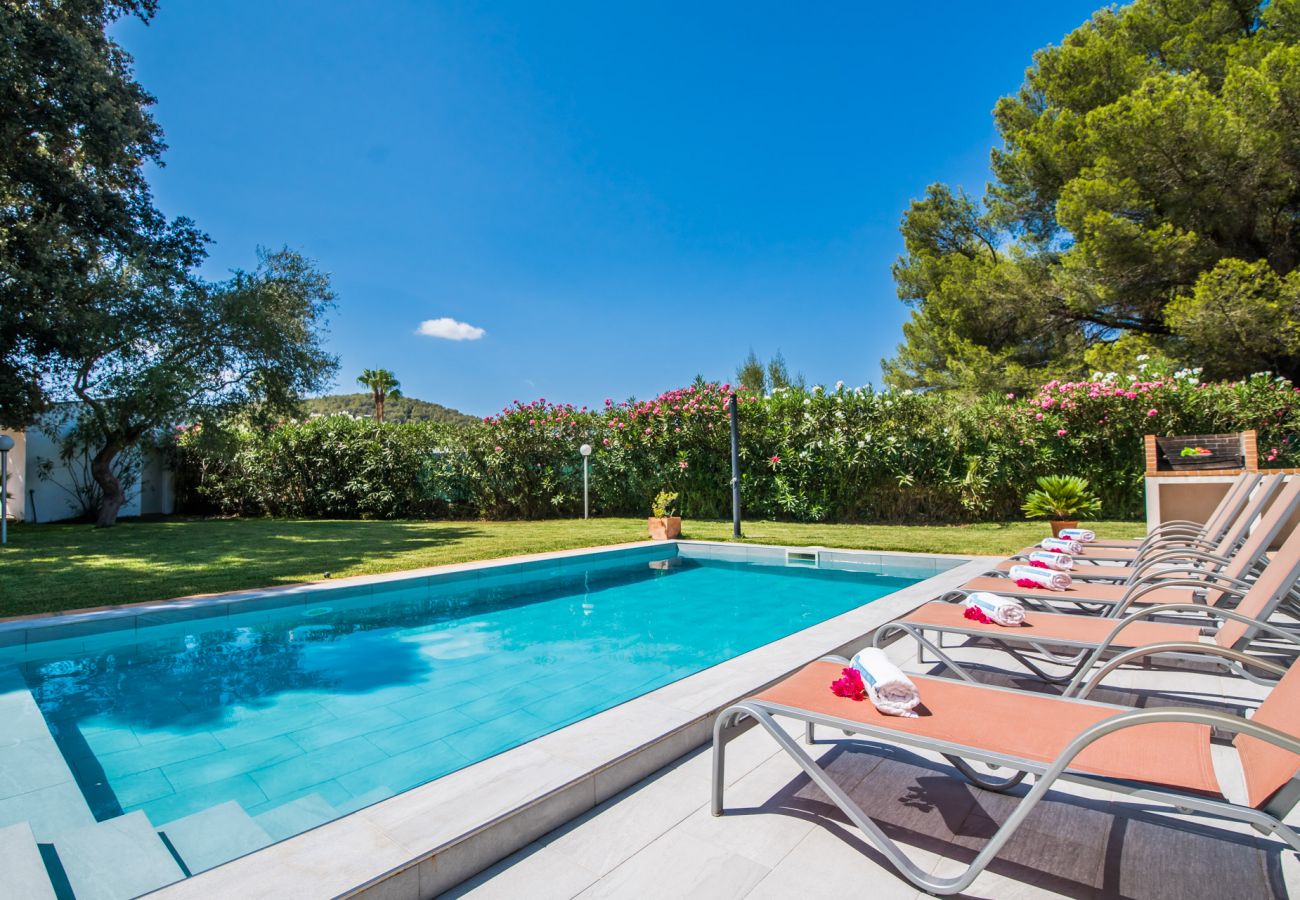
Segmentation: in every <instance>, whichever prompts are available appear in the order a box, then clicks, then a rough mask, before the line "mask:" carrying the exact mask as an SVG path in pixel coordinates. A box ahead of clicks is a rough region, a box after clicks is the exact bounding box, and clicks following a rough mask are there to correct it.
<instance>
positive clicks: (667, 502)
mask: <svg viewBox="0 0 1300 900" xmlns="http://www.w3.org/2000/svg"><path fill="white" fill-rule="evenodd" d="M676 509H677V494H676V493H675V492H673V491H660V492H659V493H658V495H656V496H655V499H654V503H652V504H651V505H650V512H651V513H652V515H651V516H650V518H649V519H646V524H647V525H649V526H650V537H651V538H652V539H653V540H656V541H667V540H672V539H673V538H675V537H677V536H679V535H680V534H681V533H682V517H681V516H675V515H673V513H674V512H675V511H676Z"/></svg>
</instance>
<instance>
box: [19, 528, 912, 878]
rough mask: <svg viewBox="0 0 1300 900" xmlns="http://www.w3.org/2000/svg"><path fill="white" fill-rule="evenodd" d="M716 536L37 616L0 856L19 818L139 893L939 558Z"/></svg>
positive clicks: (884, 586)
mask: <svg viewBox="0 0 1300 900" xmlns="http://www.w3.org/2000/svg"><path fill="white" fill-rule="evenodd" d="M723 555H726V554H723V553H721V551H719V552H717V553H712V554H711V553H710V552H708V551H707V550H706V549H701V548H695V549H694V550H693V551H692V552H691V553H689V554H686V553H684V552H679V550H678V548H677V546H676V545H659V546H651V547H638V548H632V549H624V550H617V551H604V552H597V553H588V554H582V555H576V556H568V557H565V558H562V559H548V560H540V561H536V562H526V563H514V564H506V565H499V566H491V567H482V568H478V569H474V570H471V571H468V572H456V573H447V574H442V575H432V576H429V575H423V576H420V577H416V578H403V579H393V580H387V581H381V582H379V583H372V584H366V585H364V586H361V587H350V586H340V587H335V588H328V589H313V590H310V591H304V592H299V593H293V594H287V595H286V594H281V595H273V596H268V597H265V598H260V599H259V600H257V601H256V602H252V601H249V602H243V603H228V604H224V605H214V604H200V605H195V606H192V607H190V608H188V609H179V610H174V611H168V610H160V611H157V612H152V613H141V614H139V615H135V616H129V617H126V616H121V617H115V618H107V619H103V620H98V619H90V620H87V621H86V622H85V623H81V624H80V625H79V626H78V627H75V628H72V629H71V630H65V632H64V636H62V637H61V638H60V639H58V640H52V641H45V640H40V639H39V638H40V636H41V635H40V634H39V632H40V629H38V628H30V629H28V631H27V634H26V637H25V639H24V641H23V642H22V644H21V645H20V646H19V645H15V646H11V647H9V648H8V649H5V650H0V773H2V774H0V858H4V856H3V854H4V853H5V848H6V843H5V836H6V833H7V832H9V831H11V830H12V829H14V828H19V829H20V830H21V827H27V828H30V832H31V836H32V839H33V840H35V841H36V842H37V843H41V844H48V845H51V846H52V850H46V851H45V852H44V856H43V861H44V863H45V866H46V868H47V869H51V864H53V869H54V870H58V869H61V870H62V871H54V875H55V880H56V882H57V881H58V879H59V878H60V877H62V878H65V879H66V881H67V884H68V885H70V886H72V887H74V888H75V886H76V885H77V884H78V883H79V882H81V881H85V880H86V879H88V878H98V879H103V878H105V877H109V876H110V875H111V876H112V877H113V878H117V879H119V880H123V879H125V881H128V882H130V883H129V884H127V885H126V886H125V887H124V888H123V895H129V891H130V890H135V889H136V888H139V890H138V891H137V892H143V891H144V890H148V889H150V887H149V886H147V885H152V886H155V887H156V886H158V885H160V884H163V883H167V881H169V880H175V878H179V877H182V876H183V875H185V874H192V873H197V872H198V871H202V870H204V869H206V868H210V867H212V866H215V865H219V864H220V863H222V862H225V861H226V860H228V859H231V858H233V857H235V856H238V855H242V854H244V853H248V852H251V851H252V850H255V849H258V848H259V847H261V846H265V845H267V844H269V843H272V842H274V841H278V840H281V839H283V838H286V837H288V836H291V835H293V834H297V833H299V832H301V831H304V830H306V829H309V828H312V827H314V826H316V825H319V824H321V823H323V822H325V821H328V820H330V819H333V818H336V817H338V816H341V815H344V814H346V813H349V812H352V811H354V810H356V809H359V808H361V807H363V806H366V805H368V804H371V803H374V802H376V801H378V800H381V799H384V798H386V797H389V796H392V795H393V794H395V793H398V792H401V791H404V790H407V789H409V788H411V787H414V786H416V785H419V784H422V783H424V782H427V781H430V780H432V779H435V778H438V777H439V776H442V775H445V774H447V773H449V772H452V771H454V770H456V769H460V768H462V767H465V766H467V765H470V764H472V763H474V762H476V761H479V760H482V759H485V758H487V757H490V756H492V755H494V754H497V753H500V752H502V751H504V750H507V749H510V748H512V747H515V746H518V745H519V744H522V743H524V742H526V741H529V740H531V739H532V738H535V737H537V736H539V735H542V734H545V733H547V732H550V731H553V730H555V729H558V728H561V727H563V726H564V725H567V724H570V723H572V722H575V721H578V720H580V719H583V718H585V717H588V716H591V715H593V714H595V713H597V712H600V711H601V710H605V709H608V708H610V707H612V706H615V705H617V704H620V703H622V702H624V701H626V700H629V699H631V698H634V697H637V696H640V695H642V694H645V693H648V692H650V691H652V690H654V689H655V688H658V687H661V686H663V685H666V684H669V683H671V682H674V681H676V680H678V679H681V678H683V677H685V676H687V675H690V674H693V673H695V672H699V671H701V670H703V669H706V668H708V667H710V666H713V665H715V664H717V663H719V662H722V661H724V660H727V659H730V658H732V657H735V656H738V655H740V654H743V653H745V652H747V651H749V650H753V649H755V648H757V647H760V646H763V645H765V644H768V643H770V642H772V641H774V640H777V639H780V638H782V637H785V636H787V635H790V634H793V633H794V632H797V631H800V630H802V629H804V628H806V627H808V626H811V625H814V624H816V623H819V622H822V621H824V620H826V619H829V618H831V617H834V616H837V615H839V614H840V613H843V612H845V611H847V610H850V609H853V608H855V607H859V606H862V605H863V604H866V603H870V602H871V601H872V600H875V599H877V598H879V597H882V596H884V595H886V594H889V593H891V592H893V591H896V590H899V589H900V588H902V587H906V586H908V585H911V584H913V583H915V582H916V581H918V580H920V579H921V578H924V577H928V576H929V575H932V574H933V572H934V570H933V569H928V570H927V569H922V570H906V569H900V568H898V567H896V566H895V567H889V566H883V567H882V566H876V567H875V568H876V571H869V570H867V568H866V567H862V566H858V567H853V566H848V565H839V564H835V563H823V564H822V565H821V566H820V567H818V568H805V567H803V566H802V565H787V564H786V560H785V559H784V558H783V557H781V556H779V555H774V556H769V557H768V559H770V561H771V562H772V563H775V564H762V563H754V562H737V561H729V560H727V559H719V558H716V557H717V556H723ZM791 562H797V563H800V564H804V563H807V562H808V560H807V559H804V558H796V559H794V560H791ZM178 618H179V621H177V620H176V619H178ZM34 636H35V637H34ZM11 722H13V723H17V724H15V725H14V726H13V727H12V728H11V727H10V723H11ZM6 731H9V732H11V733H10V734H9V735H8V736H6V735H5V732H6ZM6 826H8V827H7V828H6ZM25 836H26V833H25V832H23V833H20V834H19V835H18V838H23V837H25ZM135 874H139V876H140V877H139V878H138V879H135V880H131V879H132V878H134V876H135Z"/></svg>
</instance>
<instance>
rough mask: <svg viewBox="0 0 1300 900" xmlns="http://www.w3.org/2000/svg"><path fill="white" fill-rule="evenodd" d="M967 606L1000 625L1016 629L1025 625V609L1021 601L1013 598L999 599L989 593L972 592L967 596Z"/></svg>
mask: <svg viewBox="0 0 1300 900" xmlns="http://www.w3.org/2000/svg"><path fill="white" fill-rule="evenodd" d="M966 606H967V608H971V609H978V610H979V611H980V612H982V613H984V615H986V616H988V617H989V618H990V619H992V620H993V621H994V622H996V623H998V624H999V625H1005V626H1006V627H1007V628H1015V627H1016V626H1018V625H1023V624H1025V608H1024V607H1023V606H1021V605H1020V601H1019V600H1015V599H1012V598H1011V597H999V596H998V595H997V594H990V593H989V592H988V591H972V592H971V593H969V594H967V595H966Z"/></svg>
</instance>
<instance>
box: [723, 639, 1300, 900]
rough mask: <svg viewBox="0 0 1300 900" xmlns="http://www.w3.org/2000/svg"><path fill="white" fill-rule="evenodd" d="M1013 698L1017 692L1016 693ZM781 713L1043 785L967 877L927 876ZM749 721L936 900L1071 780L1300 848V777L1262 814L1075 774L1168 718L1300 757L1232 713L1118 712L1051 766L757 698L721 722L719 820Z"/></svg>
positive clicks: (1288, 743)
mask: <svg viewBox="0 0 1300 900" xmlns="http://www.w3.org/2000/svg"><path fill="white" fill-rule="evenodd" d="M823 659H824V660H825V661H828V662H836V663H840V664H843V665H848V662H849V661H848V660H847V659H845V658H843V657H840V656H828V657H824V658H823ZM982 689H984V690H990V691H1005V690H1008V689H1006V688H999V687H993V686H988V685H984V686H982ZM1012 693H1016V692H1014V691H1012ZM1061 702H1068V703H1089V704H1090V705H1106V704H1092V703H1091V701H1087V700H1076V699H1069V700H1065V699H1062V700H1061ZM775 716H785V717H788V718H792V719H795V720H797V721H801V722H803V723H805V726H806V728H805V734H806V739H807V741H808V743H810V744H811V743H814V734H813V729H814V726H817V725H821V726H824V727H826V728H833V729H838V730H840V731H842V732H844V733H845V734H846V735H850V736H852V735H859V736H861V737H864V738H867V739H868V740H875V741H877V742H880V743H886V744H900V745H904V746H908V747H913V748H916V749H918V750H924V751H931V752H934V753H938V754H940V755H942V756H943V757H944V758H945V759H947V760H948V761H949V762H951V763H952V764H953V766H954V768H956V769H957V771H958V772H960V773H961V774H962V775H963V776H964V777H965V778H966V779H967V780H969V781H970V782H971V783H973V784H974V785H976V786H977V787H979V788H982V789H984V790H989V791H998V792H1005V791H1007V790H1010V789H1011V788H1013V787H1015V786H1016V785H1017V784H1019V783H1020V782H1021V781H1022V780H1023V779H1024V778H1025V777H1026V776H1033V778H1034V785H1033V787H1032V788H1031V789H1030V790H1029V792H1028V794H1026V795H1025V797H1024V798H1023V799H1021V801H1020V803H1019V804H1018V805H1017V806H1016V808H1015V810H1014V811H1013V812H1012V814H1011V815H1010V816H1009V817H1008V818H1007V820H1006V822H1004V823H1003V824H1002V826H1001V827H1000V828H998V830H997V831H996V832H995V833H994V834H993V836H992V837H991V838H989V841H988V843H987V844H985V846H984V848H983V849H982V850H980V852H979V853H978V854H976V856H975V859H974V860H973V861H972V862H971V863H970V864H969V865H968V866H967V867H966V869H965V871H963V872H962V873H961V874H960V875H956V876H953V877H949V878H941V877H938V876H935V875H932V874H930V873H928V872H926V871H925V870H924V869H922V868H921V867H920V866H918V865H916V864H915V863H914V862H912V860H911V859H910V857H909V856H908V855H907V853H906V852H905V851H904V850H903V849H902V847H900V846H899V845H898V843H896V842H895V841H893V840H891V839H890V838H889V837H888V836H887V835H886V834H885V832H884V831H883V830H882V829H881V828H880V826H879V825H877V824H876V823H875V822H874V821H873V820H872V819H871V818H870V817H869V816H868V815H867V814H866V813H865V812H863V810H862V808H861V807H860V806H858V804H857V803H856V802H854V800H853V799H852V798H851V797H849V795H848V794H847V793H846V792H845V791H844V790H843V789H842V788H841V787H840V786H839V785H838V784H836V783H835V780H834V779H833V778H831V776H830V775H829V774H828V773H827V772H826V770H825V769H823V768H822V767H821V766H819V765H818V764H817V762H816V761H815V760H814V759H813V758H812V757H811V756H810V755H809V754H808V752H807V751H805V750H804V749H803V748H802V747H800V746H799V744H798V742H797V741H796V740H794V739H793V738H792V737H791V736H790V735H789V734H788V733H787V732H786V731H785V729H783V728H782V727H781V726H780V725H778V724H777V723H776V721H775V719H774V717H775ZM747 718H752V719H754V720H755V721H757V722H758V724H759V725H760V726H762V727H763V729H764V730H765V731H767V733H768V734H770V735H771V736H772V738H773V739H774V740H775V741H776V742H777V744H779V745H780V746H781V748H782V749H783V750H785V751H786V752H787V753H788V754H790V756H791V758H793V759H794V761H795V762H796V763H798V764H799V767H800V768H801V769H803V770H804V772H805V773H807V775H808V777H809V778H811V779H812V781H813V782H814V783H815V784H816V785H817V786H818V787H820V788H821V789H822V790H823V791H825V792H826V795H827V796H828V797H830V798H831V800H832V801H833V802H834V803H835V805H836V806H838V807H839V808H840V809H841V810H842V811H843V812H844V814H845V815H846V816H848V817H849V820H850V821H851V822H853V824H854V825H856V826H857V827H858V828H859V829H860V830H861V831H862V833H863V834H864V835H865V836H866V837H867V839H868V840H870V841H871V843H873V844H874V845H875V846H876V847H877V848H878V849H879V850H880V851H881V852H882V853H883V854H884V855H885V856H886V858H888V859H889V861H890V863H892V864H893V865H894V867H895V868H897V869H898V871H899V872H900V873H901V874H902V875H903V876H904V877H905V878H907V879H908V880H909V881H911V882H912V883H913V884H915V885H916V886H917V887H919V888H921V889H922V890H925V891H928V892H929V893H932V894H955V893H959V892H960V891H963V890H965V889H966V888H968V887H969V886H970V885H971V883H972V882H974V880H975V879H976V878H977V877H978V876H979V874H980V873H981V872H983V871H984V869H985V868H987V867H988V865H989V863H991V862H992V861H993V859H994V857H996V856H997V854H998V851H999V850H1001V849H1002V847H1003V845H1004V844H1005V843H1006V842H1007V840H1008V839H1009V838H1010V837H1011V835H1012V834H1014V833H1015V831H1016V829H1017V828H1019V827H1020V825H1021V823H1022V822H1024V820H1025V818H1026V817H1027V816H1028V815H1029V814H1030V812H1032V811H1033V808H1034V807H1035V806H1037V805H1038V803H1039V802H1040V801H1041V800H1042V799H1043V797H1044V796H1046V794H1047V792H1048V791H1049V790H1051V788H1052V786H1053V785H1054V784H1055V783H1056V782H1057V781H1067V782H1072V783H1077V784H1084V785H1089V786H1093V787H1099V788H1103V789H1106V790H1111V791H1116V792H1119V793H1124V794H1128V795H1129V796H1131V797H1134V798H1137V799H1142V800H1149V801H1153V802H1156V803H1161V804H1165V805H1168V806H1173V807H1175V808H1176V809H1178V810H1179V811H1182V812H1192V813H1196V814H1199V815H1206V816H1217V817H1219V818H1223V819H1229V820H1233V821H1238V822H1245V823H1247V824H1249V825H1251V826H1252V827H1253V828H1255V829H1256V830H1257V831H1259V832H1260V833H1261V834H1265V835H1269V834H1276V835H1277V836H1278V837H1279V838H1281V839H1282V840H1283V841H1284V842H1286V844H1287V845H1288V846H1290V847H1291V848H1292V849H1295V850H1300V835H1298V834H1297V833H1296V832H1295V831H1294V830H1293V829H1291V828H1290V827H1289V826H1287V825H1286V824H1284V823H1283V821H1282V820H1283V818H1285V817H1286V815H1287V814H1288V813H1289V812H1290V811H1291V809H1292V807H1294V806H1295V804H1296V802H1297V800H1300V778H1297V777H1294V776H1293V777H1292V779H1291V781H1290V782H1288V783H1287V784H1286V785H1285V786H1283V788H1282V789H1281V790H1279V791H1277V792H1276V793H1275V794H1274V795H1273V797H1272V798H1271V799H1270V800H1269V801H1268V802H1267V803H1266V804H1264V806H1263V807H1262V808H1260V809H1256V808H1255V807H1251V806H1245V805H1242V804H1238V803H1233V802H1232V801H1231V800H1227V799H1223V800H1217V799H1214V798H1211V797H1206V796H1203V795H1201V794H1195V793H1190V792H1184V791H1179V790H1176V789H1172V788H1164V787H1157V786H1153V785H1149V784H1145V783H1142V782H1133V781H1125V780H1120V779H1112V778H1105V777H1102V776H1097V775H1089V774H1087V773H1084V772H1079V771H1074V770H1071V769H1070V768H1069V766H1070V763H1071V762H1073V761H1074V758H1075V757H1076V756H1078V755H1079V753H1081V752H1082V751H1083V750H1084V749H1086V748H1087V747H1088V746H1090V745H1091V744H1093V743H1095V742H1096V741H1098V740H1100V739H1101V738H1103V737H1105V736H1106V735H1108V734H1112V733H1114V732H1116V731H1120V730H1123V729H1126V728H1135V727H1137V726H1140V725H1151V724H1157V723H1163V722H1182V723H1190V724H1198V725H1208V726H1210V727H1211V728H1215V729H1219V730H1220V731H1221V732H1223V733H1226V734H1232V735H1239V734H1240V735H1248V736H1250V737H1254V738H1257V739H1259V740H1261V741H1266V742H1268V743H1270V744H1273V745H1275V746H1278V747H1281V748H1283V749H1284V750H1288V751H1290V752H1291V753H1296V754H1300V740H1298V739H1296V738H1295V737H1292V736H1291V735H1289V734H1286V733H1285V732H1282V731H1279V730H1277V729H1274V728H1269V727H1267V726H1264V725H1259V724H1257V723H1255V722H1251V721H1250V720H1248V719H1243V718H1241V717H1239V716H1234V715H1231V714H1228V713H1224V712H1218V711H1214V710H1206V709H1192V708H1178V707H1165V708H1161V709H1141V710H1126V711H1122V712H1117V713H1116V714H1115V715H1114V716H1111V717H1110V718H1107V719H1104V720H1102V721H1100V722H1098V723H1096V724H1095V725H1092V726H1091V727H1089V728H1087V729H1085V730H1084V731H1082V732H1080V733H1079V734H1078V735H1077V736H1076V737H1075V738H1074V740H1072V741H1071V742H1070V743H1069V744H1068V745H1067V746H1066V747H1065V749H1064V750H1062V751H1061V754H1060V756H1058V757H1057V758H1056V759H1055V760H1053V761H1052V762H1051V763H1042V762H1038V761H1035V760H1028V759H1024V758H1020V757H1015V756H1009V755H1006V754H1003V753H996V752H991V751H988V750H983V749H981V748H979V747H975V746H967V745H961V744H955V743H952V742H949V741H943V740H939V739H936V738H931V737H926V736H919V735H913V734H908V733H906V732H899V731H895V730H893V729H891V728H888V727H883V726H877V725H871V724H868V723H864V722H859V721H855V720H852V719H845V718H839V717H836V716H827V715H823V714H820V713H815V712H812V711H810V710H804V709H799V708H797V707H790V706H784V705H781V704H775V703H766V702H764V701H761V700H758V699H755V698H751V699H749V700H743V701H741V702H739V703H736V704H733V705H731V706H729V707H727V708H726V709H724V710H723V711H722V712H721V713H719V714H718V718H717V719H716V721H715V722H714V727H713V784H712V812H713V815H715V816H720V815H722V814H723V812H724V806H723V792H724V789H725V786H726V777H725V775H726V746H727V743H728V742H729V741H730V740H731V739H732V738H734V737H736V736H737V734H738V731H737V729H738V727H739V725H740V724H741V723H742V722H743V721H744V720H745V719H747ZM972 761H974V762H979V763H984V764H986V765H990V766H994V767H999V768H1006V769H1010V770H1012V771H1013V772H1015V773H1016V774H1014V775H1012V776H1011V777H1008V778H996V777H992V776H987V775H983V774H981V773H979V772H978V771H977V770H975V769H974V768H973V767H972V766H971V764H970V763H971V762H972ZM1298 774H1300V773H1298Z"/></svg>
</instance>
